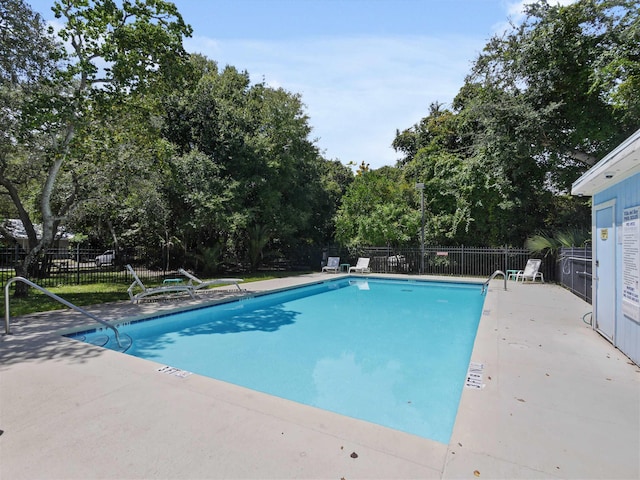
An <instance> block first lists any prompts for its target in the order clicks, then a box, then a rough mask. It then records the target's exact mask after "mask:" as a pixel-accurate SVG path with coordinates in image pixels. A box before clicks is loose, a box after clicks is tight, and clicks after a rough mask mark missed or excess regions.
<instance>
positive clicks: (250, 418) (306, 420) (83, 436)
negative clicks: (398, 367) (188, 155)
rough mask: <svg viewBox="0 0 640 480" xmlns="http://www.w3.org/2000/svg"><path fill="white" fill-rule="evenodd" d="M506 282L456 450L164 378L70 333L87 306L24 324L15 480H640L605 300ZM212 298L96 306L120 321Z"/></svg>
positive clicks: (13, 413) (14, 355)
mask: <svg viewBox="0 0 640 480" xmlns="http://www.w3.org/2000/svg"><path fill="white" fill-rule="evenodd" d="M376 276H377V275H376ZM331 277H332V278H333V277H334V276H333V275H331ZM326 278H327V275H326V274H325V275H322V274H315V275H309V276H302V277H291V278H287V279H279V280H269V281H264V282H259V283H258V282H257V283H251V284H247V285H246V286H247V288H249V290H252V291H256V292H257V291H266V290H272V289H278V288H283V287H286V286H293V285H296V284H302V283H307V282H312V281H318V280H322V279H326ZM394 278H398V277H395V276H394ZM413 278H415V277H413ZM448 280H451V279H450V278H449V279H448ZM454 280H456V279H454ZM502 285H503V281H502V280H494V281H493V282H492V283H491V288H490V290H489V293H488V295H487V299H486V302H485V307H484V311H483V315H482V318H481V320H480V326H479V329H478V334H477V336H476V342H475V345H474V350H473V354H472V357H471V358H472V359H473V361H474V362H476V363H482V365H483V368H482V369H481V374H482V377H481V381H482V384H483V385H484V388H480V389H475V388H465V389H463V394H462V398H461V402H460V407H459V409H458V416H457V419H456V424H455V427H454V431H453V435H452V437H451V441H450V443H449V445H445V444H441V443H438V442H433V441H430V440H427V439H423V438H420V437H416V436H413V435H409V434H405V433H402V432H398V431H395V430H391V429H388V428H384V427H380V426H378V425H374V424H371V423H367V422H363V421H359V420H355V419H351V418H347V417H344V416H341V415H336V414H333V413H330V412H326V411H323V410H319V409H316V408H313V407H308V406H304V405H301V404H298V403H295V402H290V401H287V400H282V399H279V398H276V397H272V396H269V395H264V394H261V393H259V392H255V391H252V390H248V389H245V388H242V387H237V386H234V385H230V384H227V383H224V382H220V381H217V380H212V379H208V378H205V377H201V376H199V375H195V374H194V375H188V376H186V378H179V377H178V378H176V376H175V375H158V374H157V373H158V372H157V371H158V369H160V368H162V366H161V365H160V366H159V365H158V364H155V363H153V362H150V361H147V360H142V359H138V358H135V357H130V356H127V355H122V354H119V353H117V352H113V351H109V350H104V349H101V348H97V347H94V346H91V345H88V344H84V343H81V342H79V341H75V340H71V339H68V338H64V337H61V336H60V335H59V334H58V333H57V332H58V331H60V330H62V329H70V328H73V327H77V326H78V325H82V324H83V323H85V320H84V318H83V317H81V316H80V315H78V314H76V313H75V312H72V311H68V310H67V311H60V312H50V313H47V314H38V315H33V316H25V317H20V318H17V319H13V320H12V331H13V335H9V336H1V337H0V431H2V435H0V479H2V480H4V479H5V478H6V479H16V480H19V479H38V478H64V479H73V478H82V479H89V478H114V479H128V478H149V479H151V478H158V479H160V478H172V479H173V478H176V479H178V478H189V479H192V478H333V479H340V478H345V479H355V478H389V479H391V478H444V479H449V478H505V479H506V478H603V479H604V478H607V479H610V478H619V479H635V478H640V368H639V367H638V366H636V365H633V364H632V363H631V362H630V361H629V359H628V358H627V357H625V356H624V355H623V354H621V353H620V352H619V351H618V350H616V349H615V348H613V347H612V346H611V345H610V344H609V343H608V342H607V341H606V340H604V339H603V338H602V337H601V336H600V335H598V334H597V333H596V332H594V331H593V330H592V329H591V328H590V327H589V326H588V325H586V324H585V323H584V322H583V321H582V317H583V315H584V314H585V313H587V312H589V311H591V306H590V305H588V304H587V303H585V302H583V301H582V300H580V299H579V298H577V297H575V296H574V295H572V294H571V293H570V292H568V291H566V290H564V289H563V288H561V287H558V286H554V285H530V284H524V285H523V284H515V282H509V289H508V291H506V292H505V291H504V290H503V289H502V288H501V287H502ZM213 296H215V295H213ZM207 297H209V298H205V299H204V300H190V299H189V300H185V301H181V302H157V303H148V304H141V305H131V304H129V303H125V302H122V303H116V304H109V305H102V306H95V307H93V308H88V310H89V311H90V312H91V313H94V314H96V315H98V316H100V317H101V318H105V319H107V320H113V319H118V318H125V317H133V316H138V315H144V314H150V313H154V312H157V311H159V310H169V309H175V308H180V307H185V306H191V305H196V304H198V302H203V301H210V300H211V298H210V297H212V296H207ZM514 346H516V347H515V348H514ZM167 368H170V367H167ZM470 373H471V370H470ZM474 373H477V372H474ZM372 401H375V399H372ZM168 452H169V454H168ZM354 453H355V454H356V455H353V454H354Z"/></svg>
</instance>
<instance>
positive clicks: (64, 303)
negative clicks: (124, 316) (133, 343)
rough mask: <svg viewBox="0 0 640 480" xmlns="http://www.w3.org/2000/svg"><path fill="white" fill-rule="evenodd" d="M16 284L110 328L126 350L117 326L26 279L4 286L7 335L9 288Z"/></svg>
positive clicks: (11, 281)
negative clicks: (46, 296) (39, 292)
mask: <svg viewBox="0 0 640 480" xmlns="http://www.w3.org/2000/svg"><path fill="white" fill-rule="evenodd" d="M15 282H22V283H26V284H27V285H29V286H30V287H33V288H35V289H36V290H39V291H41V292H42V293H44V294H45V295H48V296H49V297H51V298H53V299H54V300H57V301H58V302H60V303H62V304H63V305H66V306H67V307H69V308H73V309H74V310H76V311H78V312H80V313H82V314H83V315H86V316H87V317H89V318H91V319H93V320H95V321H96V322H98V323H100V324H102V325H104V326H105V327H107V328H110V329H111V330H113V333H115V336H116V342H118V347H120V348H125V347H123V346H122V343H120V332H118V329H117V328H116V327H115V326H113V325H111V324H110V323H109V322H106V321H104V320H102V319H100V318H98V317H96V316H95V315H93V314H92V313H89V312H87V311H86V310H83V309H82V308H80V307H78V306H76V305H74V304H73V303H71V302H69V301H67V300H65V299H64V298H62V297H59V296H58V295H56V294H55V293H53V292H50V291H49V290H47V289H46V288H44V287H41V286H40V285H38V284H35V283H33V282H32V281H31V280H27V279H26V278H24V277H13V278H11V279H10V280H9V281H8V282H7V284H6V285H5V286H4V330H5V334H7V335H10V334H11V329H10V328H9V319H10V316H9V287H10V286H11V284H12V283H15Z"/></svg>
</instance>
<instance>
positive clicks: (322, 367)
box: [75, 277, 485, 443]
mask: <svg viewBox="0 0 640 480" xmlns="http://www.w3.org/2000/svg"><path fill="white" fill-rule="evenodd" d="M480 292H481V286H479V285H476V284H464V283H444V282H441V283H440V282H427V281H416V280H411V281H406V280H387V279H377V278H373V277H371V278H367V279H366V280H363V279H355V278H344V279H338V280H333V281H327V282H323V283H321V284H315V285H311V286H306V287H299V288H295V289H291V290H287V291H283V292H279V293H273V294H268V295H262V296H257V297H254V298H248V299H241V300H236V301H232V302H228V303H224V304H220V305H216V306H212V307H206V308H199V309H194V310H189V311H185V312H180V313H176V314H172V315H165V316H161V317H156V318H153V319H150V320H149V321H140V322H136V323H131V324H125V325H122V326H121V327H119V329H120V332H121V334H123V335H124V334H126V335H128V336H130V337H131V338H132V339H133V341H132V344H131V346H130V347H129V348H128V350H127V351H126V353H127V354H129V355H134V356H137V357H141V358H145V359H149V360H153V361H155V362H158V363H160V364H162V365H169V366H171V367H175V368H178V369H181V370H184V371H188V372H193V373H197V374H200V375H205V376H209V377H212V378H216V379H219V380H223V381H226V382H230V383H234V384H237V385H241V386H243V387H248V388H251V389H254V390H258V391H262V392H265V393H268V394H271V395H275V396H279V397H283V398H287V399H290V400H294V401H297V402H300V403H304V404H307V405H311V406H314V407H318V408H322V409H325V410H330V411H333V412H336V413H340V414H343V415H347V416H350V417H354V418H358V419H361V420H365V421H369V422H372V423H377V424H379V425H383V426H386V427H390V428H394V429H397V430H402V431H405V432H408V433H412V434H415V435H419V436H422V437H426V438H429V439H432V440H435V441H438V442H441V443H448V442H449V438H450V436H451V431H452V429H453V424H454V422H455V416H456V413H457V409H458V404H459V401H460V395H461V393H462V388H463V385H464V381H465V379H466V373H467V367H468V365H469V360H470V356H471V350H472V348H473V342H474V339H475V334H476V330H477V327H478V323H479V319H480V315H481V312H482V306H483V303H484V298H485V297H484V295H481V293H480ZM75 337H76V338H79V339H82V340H84V341H87V342H90V343H94V344H104V345H105V346H106V347H107V348H113V349H117V345H114V341H113V339H111V340H109V341H108V343H105V342H106V340H107V338H108V337H107V336H106V335H105V332H104V331H101V330H98V331H94V332H83V333H82V334H81V335H75Z"/></svg>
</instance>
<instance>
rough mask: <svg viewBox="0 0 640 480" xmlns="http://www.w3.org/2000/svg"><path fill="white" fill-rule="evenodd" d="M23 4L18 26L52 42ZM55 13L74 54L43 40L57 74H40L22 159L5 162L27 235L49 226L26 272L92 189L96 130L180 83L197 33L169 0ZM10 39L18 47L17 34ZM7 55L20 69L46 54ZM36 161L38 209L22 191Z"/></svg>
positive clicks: (76, 5)
mask: <svg viewBox="0 0 640 480" xmlns="http://www.w3.org/2000/svg"><path fill="white" fill-rule="evenodd" d="M13 4H15V5H22V7H21V8H20V9H15V10H12V11H10V12H9V13H10V14H11V13H12V12H13V17H12V18H13V20H11V22H13V23H14V24H16V25H23V26H24V28H25V31H32V32H35V33H34V35H33V37H34V39H40V38H45V35H44V33H43V32H44V31H43V25H42V23H41V22H38V21H37V20H38V17H37V15H35V14H33V12H29V11H27V10H29V9H28V7H27V9H26V10H25V9H24V8H23V6H24V4H23V3H22V2H17V3H12V5H13ZM53 10H54V12H55V15H56V17H57V18H61V19H63V20H64V22H65V24H64V26H63V27H62V29H61V30H60V31H59V33H58V34H59V36H60V38H61V39H62V40H63V41H64V42H66V43H65V44H66V45H68V46H70V47H69V51H67V52H62V50H60V49H59V48H56V47H55V46H51V44H52V43H53V42H52V41H51V40H48V39H44V40H43V45H44V44H47V45H48V46H49V47H50V49H49V50H48V51H47V53H46V54H45V55H44V57H45V58H49V59H53V60H56V61H57V62H56V64H55V67H54V68H52V67H49V71H52V73H53V74H52V75H51V76H47V77H46V78H44V77H43V76H40V77H38V82H37V88H36V89H35V90H34V92H33V95H31V96H30V98H29V102H23V103H22V104H20V105H18V106H17V107H16V110H15V111H16V114H15V117H16V118H18V120H19V128H20V129H21V131H23V132H28V135H24V136H21V137H17V138H16V144H17V146H18V147H17V150H20V151H22V153H19V152H17V151H13V152H10V154H9V156H6V157H4V160H5V166H6V168H3V169H2V170H1V171H0V175H1V176H0V185H2V186H3V187H4V189H5V190H6V191H7V192H8V193H9V195H10V196H11V199H12V201H13V203H14V205H15V208H16V210H17V211H18V213H19V216H20V218H21V219H22V220H23V224H25V227H26V229H27V231H28V232H33V231H34V227H33V224H34V222H35V220H38V221H40V222H41V223H42V235H41V237H40V238H37V236H36V235H35V233H30V234H29V245H28V248H27V250H28V251H27V255H26V259H25V261H24V262H23V263H22V264H21V265H18V266H17V267H16V272H17V273H18V274H19V275H28V274H29V272H30V270H31V266H32V265H33V264H34V262H35V261H36V259H37V258H38V256H39V255H41V253H42V252H43V251H44V250H45V249H46V248H47V247H48V246H49V245H51V243H52V241H53V239H54V236H55V233H56V231H57V226H58V225H59V224H60V222H62V221H64V220H65V219H66V218H67V217H68V215H69V213H70V211H71V210H72V208H73V207H74V206H75V205H77V203H78V201H79V194H80V193H81V192H82V190H83V179H84V177H83V173H84V168H82V166H83V162H85V161H86V160H90V159H89V158H87V157H86V155H85V154H86V152H87V150H88V149H87V145H89V144H90V143H91V138H92V134H93V133H94V127H95V126H96V124H97V123H99V120H100V119H101V118H104V116H105V115H106V116H107V117H108V116H109V115H108V113H109V110H110V108H112V107H113V106H121V105H122V104H123V103H124V102H123V100H124V99H125V98H126V97H129V96H131V95H136V94H144V93H146V92H151V91H154V90H157V89H159V88H162V86H163V85H164V84H163V82H164V81H165V80H166V79H167V77H171V78H172V79H175V78H177V76H178V75H179V73H180V70H181V66H180V64H181V59H182V58H184V56H185V53H184V50H183V48H182V38H183V36H185V35H189V34H190V28H189V27H188V26H186V25H185V24H184V22H183V20H182V18H181V16H180V15H179V13H178V11H177V10H176V8H175V6H174V5H173V4H171V3H168V2H164V1H161V0H148V1H146V2H145V1H138V2H136V3H135V4H133V3H131V2H129V1H125V2H123V3H122V6H121V7H118V6H117V5H116V3H115V2H113V1H112V0H97V1H95V2H92V3H91V4H89V3H88V2H85V1H82V0H62V1H60V2H57V3H56V4H55V6H54V7H53ZM25 11H27V13H26V14H24V12H25ZM29 28H31V29H30V30H29ZM17 31H20V30H17V29H14V32H17ZM2 38H3V42H9V43H11V42H14V43H15V39H14V38H13V37H11V36H9V37H6V36H4V35H3V36H2ZM7 39H8V40H7ZM28 41H29V40H27V42H26V45H28ZM3 50H4V47H3ZM6 51H8V52H9V57H11V56H13V57H12V58H13V60H15V64H16V65H34V64H37V63H38V62H39V61H40V59H41V57H42V55H41V54H40V53H36V54H34V53H33V52H34V51H37V50H35V49H34V48H28V47H22V48H11V49H8V50H6ZM49 52H50V53H49ZM5 64H7V63H6V62H5ZM23 83H24V82H23ZM3 88H4V83H3ZM27 153H28V154H27ZM27 164H30V169H33V167H34V166H37V167H38V168H37V171H38V172H43V174H42V177H40V178H34V179H33V181H32V182H31V184H30V188H32V189H35V191H36V193H35V195H34V197H35V198H36V199H37V204H38V206H37V208H33V209H30V208H29V205H28V204H27V203H26V200H28V198H25V197H24V193H23V192H24V191H25V189H24V188H21V185H22V184H23V183H24V180H23V179H24V177H23V176H22V175H21V172H22V171H24V169H25V165H27ZM78 172H80V173H78ZM31 191H32V192H33V191H34V190H31ZM16 294H17V295H21V294H26V289H20V288H18V289H17V290H16Z"/></svg>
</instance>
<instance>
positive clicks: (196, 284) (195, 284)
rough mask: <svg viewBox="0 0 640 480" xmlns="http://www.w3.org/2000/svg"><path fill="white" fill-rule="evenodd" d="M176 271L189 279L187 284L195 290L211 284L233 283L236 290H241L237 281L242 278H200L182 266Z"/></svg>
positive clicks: (241, 280)
mask: <svg viewBox="0 0 640 480" xmlns="http://www.w3.org/2000/svg"><path fill="white" fill-rule="evenodd" d="M178 273H180V274H181V275H184V276H185V277H187V278H188V279H189V283H188V284H187V285H189V286H190V287H191V288H193V290H194V291H195V292H197V291H198V290H201V289H204V288H207V287H210V286H211V285H221V284H222V285H235V286H236V287H237V289H238V290H240V291H241V292H242V291H243V290H242V288H240V285H238V283H240V282H244V280H243V279H242V278H215V279H213V280H200V279H199V278H198V277H196V276H195V275H194V274H192V273H189V272H187V271H186V270H185V269H184V268H179V269H178Z"/></svg>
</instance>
